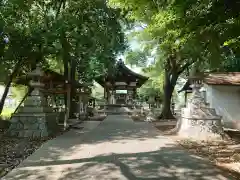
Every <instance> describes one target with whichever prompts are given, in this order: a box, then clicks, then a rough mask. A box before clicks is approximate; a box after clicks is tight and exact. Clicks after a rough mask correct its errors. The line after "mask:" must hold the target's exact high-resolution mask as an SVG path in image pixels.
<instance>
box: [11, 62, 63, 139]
mask: <svg viewBox="0 0 240 180" xmlns="http://www.w3.org/2000/svg"><path fill="white" fill-rule="evenodd" d="M28 76H29V77H30V78H31V79H32V80H31V81H30V83H29V85H30V86H31V87H33V89H34V90H33V91H32V93H31V94H30V95H29V96H28V97H27V98H26V100H25V101H24V106H23V107H20V109H19V111H18V112H17V113H16V114H14V115H13V116H12V119H11V120H10V121H11V125H10V127H9V129H8V130H7V132H6V133H7V135H10V136H18V137H31V138H40V137H47V136H49V135H51V134H54V133H55V132H56V131H58V130H59V128H58V124H57V117H58V116H57V113H55V112H54V111H53V109H52V108H51V107H50V106H48V104H47V101H46V98H45V97H44V94H43V93H42V88H43V87H44V84H43V83H42V82H41V79H42V77H43V76H44V72H43V71H42V70H41V67H40V65H37V68H36V69H35V70H34V71H32V72H30V73H29V74H28Z"/></svg>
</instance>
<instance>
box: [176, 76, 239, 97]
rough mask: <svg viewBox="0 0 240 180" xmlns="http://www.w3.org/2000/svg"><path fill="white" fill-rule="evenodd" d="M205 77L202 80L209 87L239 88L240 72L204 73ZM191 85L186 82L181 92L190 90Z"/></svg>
mask: <svg viewBox="0 0 240 180" xmlns="http://www.w3.org/2000/svg"><path fill="white" fill-rule="evenodd" d="M204 74H205V75H206V76H205V78H204V80H203V82H204V83H205V84H209V85H225V86H240V72H215V73H204ZM190 85H191V83H190V80H188V81H187V82H186V83H185V84H184V86H183V87H182V89H181V90H179V91H178V93H180V92H182V91H187V90H192V88H191V87H190Z"/></svg>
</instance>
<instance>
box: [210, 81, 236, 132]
mask: <svg viewBox="0 0 240 180" xmlns="http://www.w3.org/2000/svg"><path fill="white" fill-rule="evenodd" d="M206 90H207V92H206V101H207V102H208V103H209V104H210V107H212V108H215V109H216V112H217V113H218V114H219V115H220V116H222V120H223V123H224V127H226V128H237V129H240V86H221V85H206Z"/></svg>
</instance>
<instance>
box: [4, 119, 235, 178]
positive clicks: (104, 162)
mask: <svg viewBox="0 0 240 180" xmlns="http://www.w3.org/2000/svg"><path fill="white" fill-rule="evenodd" d="M3 179H4V180H48V179H49V180H88V179H90V180H117V179H119V180H135V179H139V180H148V179H151V180H200V179H201V180H224V179H228V180H230V179H232V178H230V177H226V176H224V175H223V174H222V172H221V171H220V170H218V169H216V168H215V167H214V166H212V165H211V164H210V163H208V162H206V161H204V160H202V159H200V158H198V157H195V156H193V155H190V154H188V153H187V152H185V151H184V150H181V149H179V148H178V147H177V146H176V144H175V143H174V142H173V141H172V140H171V139H169V138H166V137H164V136H160V135H159V133H158V131H157V130H156V129H155V128H154V127H153V126H152V125H151V124H149V123H145V122H141V123H134V122H133V121H132V120H130V119H129V118H128V117H127V116H120V115H110V116H108V117H107V118H106V120H105V121H103V122H102V123H100V124H99V125H98V124H96V123H94V122H92V123H91V124H90V126H88V127H86V128H85V129H84V132H83V131H82V130H71V131H69V132H67V133H65V134H64V135H62V136H59V137H57V138H56V139H54V140H51V141H48V142H47V143H45V144H44V145H43V146H42V147H41V148H40V149H38V150H37V151H36V152H35V153H34V154H32V155H31V156H30V157H29V158H28V159H26V160H25V161H24V162H22V163H21V164H20V166H19V167H17V168H16V169H14V170H13V171H12V172H10V173H9V174H8V175H7V176H5V178H3Z"/></svg>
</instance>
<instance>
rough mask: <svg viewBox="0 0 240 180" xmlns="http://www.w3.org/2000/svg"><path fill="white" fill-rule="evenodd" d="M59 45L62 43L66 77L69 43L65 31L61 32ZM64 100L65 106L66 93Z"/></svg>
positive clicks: (66, 75)
mask: <svg viewBox="0 0 240 180" xmlns="http://www.w3.org/2000/svg"><path fill="white" fill-rule="evenodd" d="M60 41H61V45H62V59H63V65H64V78H65V79H67V80H69V79H68V71H69V69H68V63H69V62H70V56H69V44H68V41H67V38H66V34H65V32H62V34H61V39H60ZM65 89H67V85H66V84H65ZM64 102H65V107H67V94H64Z"/></svg>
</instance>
